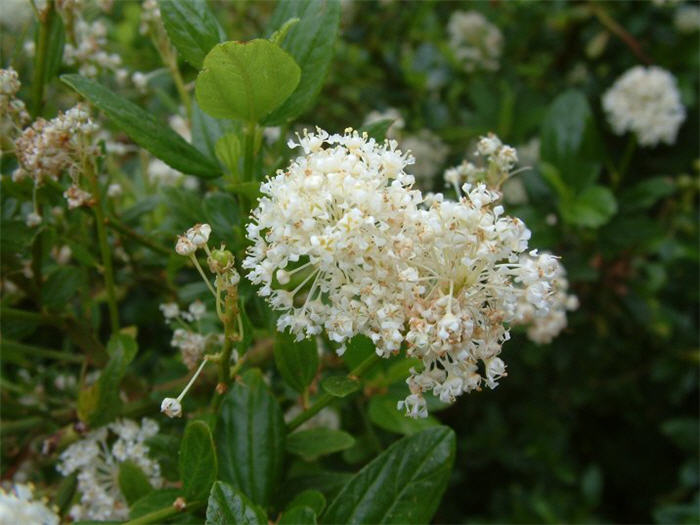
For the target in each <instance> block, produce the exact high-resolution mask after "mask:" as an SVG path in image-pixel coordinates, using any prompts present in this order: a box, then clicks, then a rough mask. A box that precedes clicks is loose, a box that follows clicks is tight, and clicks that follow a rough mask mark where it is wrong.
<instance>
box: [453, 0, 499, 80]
mask: <svg viewBox="0 0 700 525" xmlns="http://www.w3.org/2000/svg"><path fill="white" fill-rule="evenodd" d="M447 32H448V33H449V44H450V48H451V49H452V52H453V53H454V55H455V58H456V59H457V60H458V61H459V62H460V63H461V64H462V67H463V68H464V70H465V71H467V72H470V71H474V70H477V69H485V70H489V71H495V70H497V69H498V67H499V63H498V61H499V58H500V57H501V50H502V48H503V35H501V31H500V30H499V29H498V28H497V27H496V26H495V25H493V24H492V23H490V22H489V21H488V20H486V18H485V17H484V15H482V14H481V13H477V12H476V11H466V12H465V11H455V12H454V13H452V16H450V21H449V22H448V24H447Z"/></svg>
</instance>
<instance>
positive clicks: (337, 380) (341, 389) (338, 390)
mask: <svg viewBox="0 0 700 525" xmlns="http://www.w3.org/2000/svg"><path fill="white" fill-rule="evenodd" d="M321 388H323V390H324V391H325V392H326V393H328V394H330V395H332V396H334V397H345V396H348V395H350V394H352V393H353V392H357V391H358V390H359V389H360V382H359V381H357V380H355V379H350V378H349V377H348V376H330V377H327V378H325V379H324V380H323V381H321Z"/></svg>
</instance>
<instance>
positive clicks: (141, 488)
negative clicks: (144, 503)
mask: <svg viewBox="0 0 700 525" xmlns="http://www.w3.org/2000/svg"><path fill="white" fill-rule="evenodd" d="M119 489H120V490H121V491H122V494H123V496H124V499H125V500H126V502H127V503H128V504H129V505H133V504H134V502H136V501H138V500H139V499H140V498H142V497H144V496H146V495H147V494H149V493H150V492H151V491H152V490H153V487H152V486H151V483H150V482H149V481H148V478H147V477H146V474H144V473H143V470H141V468H140V467H139V466H138V465H137V464H136V463H134V462H133V461H124V462H122V463H121V464H120V465H119Z"/></svg>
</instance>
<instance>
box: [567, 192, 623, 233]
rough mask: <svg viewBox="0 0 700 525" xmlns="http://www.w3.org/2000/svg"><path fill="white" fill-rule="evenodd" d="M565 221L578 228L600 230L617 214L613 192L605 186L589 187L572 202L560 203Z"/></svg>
mask: <svg viewBox="0 0 700 525" xmlns="http://www.w3.org/2000/svg"><path fill="white" fill-rule="evenodd" d="M559 206H560V208H561V214H562V217H563V218H564V220H565V221H566V222H568V223H571V224H576V225H577V226H584V227H588V228H598V227H600V226H602V225H603V224H605V223H606V222H608V221H609V220H610V218H611V217H612V216H613V215H614V214H615V213H616V212H617V202H616V201H615V197H614V196H613V194H612V192H611V191H610V190H609V189H608V188H606V187H604V186H598V185H595V186H589V187H588V188H586V189H585V190H583V192H581V194H580V195H577V196H576V197H574V198H573V200H572V201H570V202H566V201H563V202H560V203H559Z"/></svg>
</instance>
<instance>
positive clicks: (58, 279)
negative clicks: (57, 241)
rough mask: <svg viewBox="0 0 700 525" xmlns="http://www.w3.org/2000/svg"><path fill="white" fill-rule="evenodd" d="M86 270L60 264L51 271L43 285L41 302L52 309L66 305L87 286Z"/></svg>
mask: <svg viewBox="0 0 700 525" xmlns="http://www.w3.org/2000/svg"><path fill="white" fill-rule="evenodd" d="M86 281H87V279H86V276H85V272H84V271H83V270H82V269H81V268H78V267H76V266H60V267H58V268H56V269H55V270H54V271H53V272H51V273H50V274H49V276H48V279H47V280H46V282H45V283H44V284H43V286H42V287H41V302H42V304H43V305H44V306H45V307H46V308H49V309H50V310H59V309H63V308H65V307H66V304H67V303H68V302H70V300H71V299H73V297H75V295H76V294H77V293H78V290H80V289H81V288H82V287H83V286H85V283H86Z"/></svg>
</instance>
